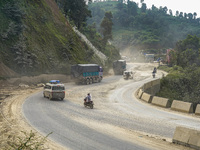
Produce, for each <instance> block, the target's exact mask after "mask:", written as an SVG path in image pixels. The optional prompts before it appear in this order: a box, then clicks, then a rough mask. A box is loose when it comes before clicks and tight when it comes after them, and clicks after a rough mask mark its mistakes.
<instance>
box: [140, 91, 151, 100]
mask: <svg viewBox="0 0 200 150" xmlns="http://www.w3.org/2000/svg"><path fill="white" fill-rule="evenodd" d="M141 99H142V100H144V101H146V102H147V103H151V101H152V96H151V95H150V94H147V93H144V92H143V94H142V97H141Z"/></svg>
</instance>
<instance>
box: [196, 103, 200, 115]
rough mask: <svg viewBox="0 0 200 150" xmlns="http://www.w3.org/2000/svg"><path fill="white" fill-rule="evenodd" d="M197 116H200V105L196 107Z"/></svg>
mask: <svg viewBox="0 0 200 150" xmlns="http://www.w3.org/2000/svg"><path fill="white" fill-rule="evenodd" d="M195 115H200V104H198V105H197V107H196V111H195Z"/></svg>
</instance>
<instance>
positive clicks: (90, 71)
mask: <svg viewBox="0 0 200 150" xmlns="http://www.w3.org/2000/svg"><path fill="white" fill-rule="evenodd" d="M71 79H72V80H74V81H75V83H76V84H92V83H95V82H101V80H102V79H103V68H102V67H101V66H99V65H97V64H77V65H72V66H71Z"/></svg>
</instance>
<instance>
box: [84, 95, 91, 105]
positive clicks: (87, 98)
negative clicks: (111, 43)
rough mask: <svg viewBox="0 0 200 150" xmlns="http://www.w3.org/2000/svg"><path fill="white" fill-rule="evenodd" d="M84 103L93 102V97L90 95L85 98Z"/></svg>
mask: <svg viewBox="0 0 200 150" xmlns="http://www.w3.org/2000/svg"><path fill="white" fill-rule="evenodd" d="M84 101H85V102H87V103H89V102H91V101H92V97H91V95H90V93H88V94H87V96H86V97H85V99H84Z"/></svg>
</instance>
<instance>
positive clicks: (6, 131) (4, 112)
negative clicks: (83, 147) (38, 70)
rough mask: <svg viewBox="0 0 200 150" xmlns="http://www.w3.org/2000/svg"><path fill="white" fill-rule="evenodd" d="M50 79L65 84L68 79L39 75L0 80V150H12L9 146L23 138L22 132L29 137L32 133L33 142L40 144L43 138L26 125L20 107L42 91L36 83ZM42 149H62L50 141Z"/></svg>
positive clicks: (58, 76)
mask: <svg viewBox="0 0 200 150" xmlns="http://www.w3.org/2000/svg"><path fill="white" fill-rule="evenodd" d="M51 79H59V80H61V81H63V82H66V81H68V79H69V78H68V77H67V76H65V75H40V76H35V77H21V78H10V79H8V80H0V81H1V82H0V149H5V150H7V149H12V148H11V145H12V144H13V143H16V141H19V137H20V138H25V134H24V133H23V132H25V133H26V134H27V135H29V134H30V133H31V131H32V132H33V133H34V134H35V135H36V136H35V138H34V139H35V140H34V142H35V143H37V142H41V139H42V138H43V137H42V136H41V135H40V133H38V132H37V131H36V130H34V129H33V128H32V127H31V126H30V125H29V124H28V123H27V121H26V120H25V118H24V117H23V115H22V112H21V110H22V109H21V107H22V104H23V102H24V100H25V99H26V98H27V97H28V96H30V95H31V94H33V93H36V92H39V91H41V90H42V87H39V86H37V84H38V83H45V82H48V81H49V80H51ZM43 147H44V148H46V149H61V150H62V149H64V148H62V147H61V146H59V145H57V144H56V143H54V142H52V141H50V140H47V142H45V144H44V146H43Z"/></svg>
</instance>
